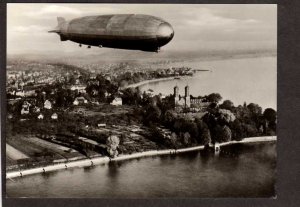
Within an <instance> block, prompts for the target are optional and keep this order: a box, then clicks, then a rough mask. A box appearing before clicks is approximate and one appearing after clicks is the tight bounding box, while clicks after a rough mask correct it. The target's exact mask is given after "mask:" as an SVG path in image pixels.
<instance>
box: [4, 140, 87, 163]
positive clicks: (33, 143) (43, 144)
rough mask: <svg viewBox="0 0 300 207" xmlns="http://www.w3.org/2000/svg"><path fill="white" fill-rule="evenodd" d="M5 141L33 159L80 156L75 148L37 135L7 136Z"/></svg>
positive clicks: (57, 158)
mask: <svg viewBox="0 0 300 207" xmlns="http://www.w3.org/2000/svg"><path fill="white" fill-rule="evenodd" d="M7 143H8V144H9V145H11V146H12V147H14V148H15V149H17V150H18V151H20V152H21V153H23V154H26V155H27V156H28V157H30V158H33V159H34V158H37V157H43V156H50V157H52V158H53V159H54V160H60V159H68V158H72V157H76V156H82V155H81V154H80V153H79V152H77V151H76V150H73V149H70V148H68V147H64V146H61V145H57V144H54V143H51V142H48V141H45V140H42V139H39V138H37V137H28V136H14V137H10V138H8V139H7Z"/></svg>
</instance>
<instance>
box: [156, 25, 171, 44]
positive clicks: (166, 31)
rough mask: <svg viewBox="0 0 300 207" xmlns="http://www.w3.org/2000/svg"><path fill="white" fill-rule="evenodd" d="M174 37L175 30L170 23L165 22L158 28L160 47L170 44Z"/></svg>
mask: <svg viewBox="0 0 300 207" xmlns="http://www.w3.org/2000/svg"><path fill="white" fill-rule="evenodd" d="M173 36H174V30H173V28H172V26H171V25H170V24H169V23H167V22H164V23H161V24H160V25H159V26H158V30H157V33H156V38H157V41H158V44H159V46H163V45H165V44H167V43H168V42H170V41H171V40H172V38H173Z"/></svg>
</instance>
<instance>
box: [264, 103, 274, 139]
mask: <svg viewBox="0 0 300 207" xmlns="http://www.w3.org/2000/svg"><path fill="white" fill-rule="evenodd" d="M263 118H264V119H265V120H266V123H265V132H266V133H267V134H269V135H274V134H275V132H276V119H277V115H276V111H275V110H274V109H271V108H267V109H266V110H265V111H264V113H263Z"/></svg>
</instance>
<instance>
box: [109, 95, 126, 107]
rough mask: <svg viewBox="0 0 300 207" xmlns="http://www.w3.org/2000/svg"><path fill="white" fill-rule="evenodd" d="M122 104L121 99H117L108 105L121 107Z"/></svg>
mask: <svg viewBox="0 0 300 207" xmlns="http://www.w3.org/2000/svg"><path fill="white" fill-rule="evenodd" d="M122 103H123V102H122V98H119V97H117V98H115V99H114V100H113V101H112V102H111V103H110V104H111V105H114V106H121V105H122Z"/></svg>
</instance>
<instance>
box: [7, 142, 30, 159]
mask: <svg viewBox="0 0 300 207" xmlns="http://www.w3.org/2000/svg"><path fill="white" fill-rule="evenodd" d="M6 156H7V157H8V158H9V160H20V159H26V158H29V157H28V156H27V155H25V154H24V153H22V152H21V151H19V150H17V149H16V148H14V147H12V146H11V145H9V144H6Z"/></svg>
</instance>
